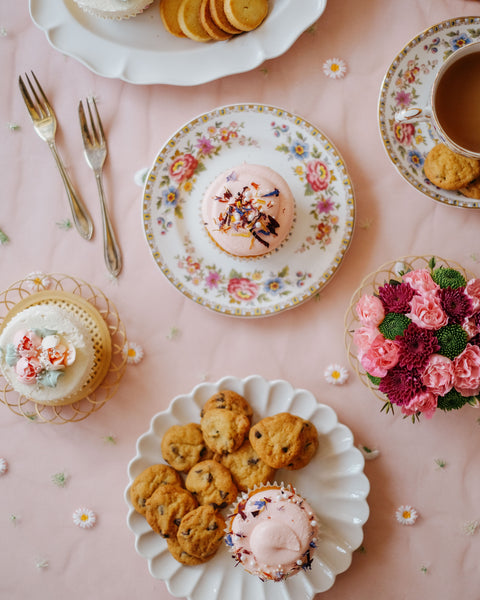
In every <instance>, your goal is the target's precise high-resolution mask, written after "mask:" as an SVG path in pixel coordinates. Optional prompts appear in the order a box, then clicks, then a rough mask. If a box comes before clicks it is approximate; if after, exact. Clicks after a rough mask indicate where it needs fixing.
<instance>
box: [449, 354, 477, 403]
mask: <svg viewBox="0 0 480 600" xmlns="http://www.w3.org/2000/svg"><path fill="white" fill-rule="evenodd" d="M453 385H454V387H455V389H456V390H457V391H458V392H460V394H461V395H462V396H464V397H470V396H476V395H477V394H478V393H479V392H480V348H479V347H478V346H472V344H467V347H466V348H465V350H464V351H463V352H462V353H461V354H459V355H458V356H457V357H456V358H455V360H454V361H453Z"/></svg>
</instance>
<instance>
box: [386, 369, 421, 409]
mask: <svg viewBox="0 0 480 600" xmlns="http://www.w3.org/2000/svg"><path fill="white" fill-rule="evenodd" d="M422 387H423V384H422V380H421V379H420V375H419V374H418V372H417V371H412V370H410V369H407V368H406V367H399V366H398V365H397V366H396V367H393V369H390V371H388V373H387V374H386V375H385V377H383V378H382V379H381V381H380V384H379V386H378V389H379V390H380V391H381V392H382V394H385V395H386V396H387V398H388V399H389V400H390V402H391V403H392V404H397V405H398V406H403V405H404V404H408V402H410V400H411V399H412V398H413V397H414V396H415V395H416V394H417V393H418V392H419V391H420V390H421V389H422Z"/></svg>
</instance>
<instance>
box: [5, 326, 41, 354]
mask: <svg viewBox="0 0 480 600" xmlns="http://www.w3.org/2000/svg"><path fill="white" fill-rule="evenodd" d="M12 341H13V344H14V345H15V346H16V349H17V352H18V354H19V355H20V356H23V357H25V358H29V357H31V356H37V354H38V352H39V350H40V344H41V343H42V338H41V337H40V336H38V335H37V334H36V333H34V332H33V331H26V330H25V329H22V330H20V331H17V332H16V334H15V335H14V336H13V340H12Z"/></svg>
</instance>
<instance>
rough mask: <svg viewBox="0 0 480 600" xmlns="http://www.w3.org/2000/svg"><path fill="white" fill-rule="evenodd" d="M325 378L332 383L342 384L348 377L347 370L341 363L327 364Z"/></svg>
mask: <svg viewBox="0 0 480 600" xmlns="http://www.w3.org/2000/svg"><path fill="white" fill-rule="evenodd" d="M324 376H325V379H326V380H327V382H328V383H331V384H332V385H342V384H344V383H345V382H346V381H347V379H348V371H347V369H345V367H342V366H341V365H329V366H328V367H327V368H326V369H325V372H324Z"/></svg>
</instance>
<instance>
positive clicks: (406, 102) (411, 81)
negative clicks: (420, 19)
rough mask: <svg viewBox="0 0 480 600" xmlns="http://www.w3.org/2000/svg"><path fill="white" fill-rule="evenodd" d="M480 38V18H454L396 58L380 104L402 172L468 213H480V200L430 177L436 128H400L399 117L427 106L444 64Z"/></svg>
mask: <svg viewBox="0 0 480 600" xmlns="http://www.w3.org/2000/svg"><path fill="white" fill-rule="evenodd" d="M479 39H480V17H461V18H458V19H449V20H448V21H443V22H442V23H439V24H438V25H434V26H433V27H430V28H429V29H427V30H426V31H424V32H423V33H420V34H419V35H417V36H415V37H414V38H413V40H411V41H410V42H409V43H408V44H407V45H406V46H405V48H404V49H403V50H402V51H401V52H400V53H399V54H398V55H397V56H396V58H395V60H394V61H393V62H392V64H391V65H390V67H389V69H388V71H387V73H386V75H385V78H384V81H383V83H382V87H381V90H380V99H379V123H380V133H381V136H382V139H383V143H384V145H385V149H386V151H387V154H388V156H389V157H390V158H391V160H392V162H393V164H394V165H395V167H396V168H397V170H398V171H399V173H400V174H401V175H402V176H403V177H404V178H405V179H406V180H407V181H408V182H409V183H411V184H412V185H413V186H414V187H415V188H416V189H417V190H419V191H420V192H423V193H424V194H425V195H427V196H429V197H430V198H433V199H434V200H437V201H439V202H443V203H444V204H449V205H452V206H461V207H466V208H480V201H478V200H472V199H470V198H467V197H465V196H463V195H462V194H460V192H456V191H452V192H450V191H446V190H441V189H439V188H437V187H436V186H434V185H433V184H432V183H431V182H430V181H429V180H428V179H427V178H426V177H425V173H424V171H423V163H424V161H425V157H426V155H427V154H428V152H429V151H430V150H431V148H433V146H434V145H435V144H437V143H438V142H439V141H440V140H439V139H438V137H437V135H436V133H435V131H434V129H433V127H431V126H430V124H429V123H426V122H418V123H395V121H394V115H395V113H396V112H397V111H399V110H401V109H403V108H407V107H408V106H410V105H420V106H424V105H426V104H427V101H428V98H429V95H430V89H431V86H432V83H433V80H434V78H435V74H436V71H437V70H438V68H439V67H440V65H441V64H442V63H443V61H444V60H445V59H446V58H447V57H448V56H450V55H451V54H452V52H454V51H455V50H458V48H460V47H462V46H464V45H466V44H469V43H470V42H473V41H478V40H479Z"/></svg>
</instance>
